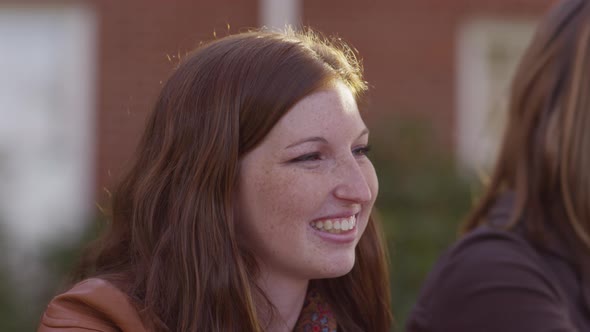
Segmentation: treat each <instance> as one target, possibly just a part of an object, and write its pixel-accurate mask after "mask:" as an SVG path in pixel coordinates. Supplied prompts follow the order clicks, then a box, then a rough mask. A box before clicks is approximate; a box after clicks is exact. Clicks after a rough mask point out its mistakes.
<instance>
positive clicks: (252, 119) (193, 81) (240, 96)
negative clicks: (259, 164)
mask: <svg viewBox="0 0 590 332" xmlns="http://www.w3.org/2000/svg"><path fill="white" fill-rule="evenodd" d="M335 80H338V81H342V82H344V83H345V84H346V85H347V86H348V87H349V88H350V90H351V91H352V92H353V94H354V95H355V97H356V98H357V101H358V99H359V98H360V97H361V95H362V93H363V92H364V91H365V90H366V84H365V82H364V81H363V80H362V70H361V66H360V63H359V61H358V60H357V58H356V56H355V53H354V52H353V51H352V50H351V49H350V48H349V47H347V46H346V45H345V44H344V43H342V42H340V41H339V40H333V39H331V40H329V39H326V38H323V37H320V36H318V35H317V34H315V33H312V32H311V31H305V32H293V31H287V32H285V33H277V32H268V31H252V32H247V33H241V34H237V35H233V36H228V37H225V38H222V39H219V40H215V41H213V42H211V43H209V44H207V45H205V46H203V47H200V48H198V49H197V50H196V51H194V52H193V53H192V54H190V55H188V56H187V57H186V58H185V59H184V61H183V62H182V63H181V64H180V65H179V67H178V68H177V69H176V71H175V72H174V73H173V74H172V76H171V77H170V79H169V80H168V81H167V83H166V84H165V85H164V87H163V89H162V92H161V94H160V97H159V99H158V101H157V103H156V105H155V108H154V110H153V113H152V114H151V116H150V117H149V119H148V121H147V126H146V129H145V132H144V135H143V137H142V139H141V141H140V143H139V146H138V149H137V153H136V159H135V160H134V162H133V164H132V167H131V168H130V170H129V172H128V173H127V175H126V177H124V178H123V180H122V181H121V183H120V185H119V187H118V190H116V194H115V196H114V200H113V208H112V209H113V216H112V225H111V227H110V229H109V231H108V232H107V233H106V234H105V235H104V236H103V238H102V241H101V242H99V244H98V245H96V246H95V247H94V248H92V249H91V251H90V252H91V253H94V255H93V256H89V257H90V258H88V260H87V264H86V266H87V267H89V268H90V269H86V272H85V273H83V274H81V275H80V276H79V278H84V277H88V276H99V277H102V278H105V279H107V280H110V281H111V282H113V283H115V284H116V285H117V286H118V287H119V288H121V289H122V290H123V291H124V292H126V293H127V294H128V295H129V296H130V297H131V298H132V299H133V300H134V302H135V303H136V305H137V307H138V309H139V310H140V313H142V317H143V318H144V321H145V322H146V326H147V327H149V328H150V329H153V330H156V331H261V330H262V327H261V322H260V321H259V318H258V316H257V312H256V307H255V305H254V302H255V301H254V300H253V298H254V296H255V294H256V293H255V292H256V291H257V288H256V286H255V285H254V280H255V277H256V272H257V268H256V266H255V263H254V262H255V261H254V260H253V259H252V258H251V255H250V254H249V253H247V252H245V251H244V249H243V248H240V247H239V244H238V241H237V239H236V231H235V226H234V222H233V221H234V215H233V205H234V204H235V202H234V191H235V189H236V184H237V182H236V181H237V176H238V168H239V161H240V159H241V157H242V156H244V154H246V153H248V152H249V151H251V150H252V149H253V148H254V147H256V146H257V144H259V143H260V142H261V141H262V140H263V139H264V137H265V136H266V135H267V133H268V132H269V131H270V130H271V128H272V127H273V126H274V125H275V124H276V123H277V121H278V120H279V119H280V118H281V117H282V116H283V115H284V114H285V113H286V112H288V110H289V109H290V108H291V107H292V106H294V105H295V104H296V103H297V102H298V101H299V100H301V99H303V98H304V97H306V96H307V95H309V94H310V93H312V92H315V91H317V90H318V89H321V88H323V87H325V86H326V85H327V84H331V83H332V82H334V81H335ZM356 253H357V261H356V263H355V265H354V267H353V269H352V271H351V272H350V273H349V274H347V275H345V276H343V277H340V278H335V279H328V280H321V281H320V280H317V281H312V283H313V284H319V291H321V292H322V293H323V295H324V299H325V300H326V301H328V302H329V304H330V305H331V307H332V309H333V310H334V312H335V314H336V316H337V319H338V323H339V325H340V328H341V329H342V330H343V331H387V330H389V328H390V325H391V315H390V311H389V309H390V303H389V302H390V301H389V280H388V275H387V271H388V270H387V263H386V257H385V254H386V253H385V251H384V247H383V244H382V241H381V238H380V230H379V225H378V224H377V223H376V222H375V221H374V220H372V221H371V222H369V225H368V227H367V229H366V231H365V234H364V235H363V237H362V238H361V240H360V242H359V245H358V246H357V249H356Z"/></svg>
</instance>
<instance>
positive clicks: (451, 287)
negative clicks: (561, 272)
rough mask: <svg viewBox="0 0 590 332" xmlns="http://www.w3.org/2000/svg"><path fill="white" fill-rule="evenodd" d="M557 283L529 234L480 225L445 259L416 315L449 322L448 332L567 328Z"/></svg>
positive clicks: (439, 323) (425, 290)
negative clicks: (530, 242) (493, 327)
mask: <svg viewBox="0 0 590 332" xmlns="http://www.w3.org/2000/svg"><path fill="white" fill-rule="evenodd" d="M554 287H555V280H553V279H552V277H551V275H550V273H548V271H547V268H546V267H545V266H544V265H543V262H542V259H541V258H540V256H539V255H538V253H537V252H536V250H535V249H534V247H533V246H531V245H530V244H529V243H528V241H527V240H526V239H525V238H524V237H522V236H520V235H519V234H518V233H515V232H511V231H505V230H496V229H493V228H490V227H487V226H485V227H480V228H478V229H476V230H474V231H473V232H471V233H470V234H468V235H467V236H465V237H464V238H462V239H461V240H460V241H458V242H457V244H455V245H454V246H453V247H452V248H451V249H450V250H449V251H448V252H447V253H446V254H445V255H443V256H442V257H441V259H440V260H439V262H438V263H437V265H436V266H435V267H434V269H433V271H432V272H431V274H430V276H429V277H428V279H427V281H426V283H425V286H424V288H423V290H422V293H421V295H420V299H419V302H418V303H417V305H416V307H415V308H414V312H413V313H412V319H413V320H415V321H416V322H417V321H423V322H426V321H428V322H429V324H430V325H432V326H439V327H441V328H442V327H443V326H444V327H445V328H443V330H444V331H446V330H454V331H469V330H481V328H483V327H486V328H489V327H491V326H495V327H496V329H492V330H498V331H500V330H502V331H525V330H535V331H544V330H543V329H542V328H552V327H563V326H565V325H567V313H566V309H565V306H564V304H563V303H562V302H561V299H560V296H559V293H558V292H557V290H556V289H555V288H554ZM535 317H536V318H535ZM539 317H544V318H543V319H539ZM533 318H534V319H533ZM412 319H411V320H412ZM564 324H565V325H564ZM543 325H545V326H543ZM433 331H434V330H433ZM441 331H442V330H441Z"/></svg>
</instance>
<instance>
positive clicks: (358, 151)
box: [352, 145, 371, 157]
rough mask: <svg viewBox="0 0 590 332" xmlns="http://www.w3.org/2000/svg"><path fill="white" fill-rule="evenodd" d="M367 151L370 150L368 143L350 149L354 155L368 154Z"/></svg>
mask: <svg viewBox="0 0 590 332" xmlns="http://www.w3.org/2000/svg"><path fill="white" fill-rule="evenodd" d="M369 152H371V147H370V146H368V145H364V146H360V147H358V148H356V149H354V150H352V153H353V154H354V155H355V156H365V157H366V156H367V155H368V154H369Z"/></svg>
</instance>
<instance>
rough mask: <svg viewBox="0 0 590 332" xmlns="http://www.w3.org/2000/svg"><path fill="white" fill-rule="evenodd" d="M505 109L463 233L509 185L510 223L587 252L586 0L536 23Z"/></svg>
mask: <svg viewBox="0 0 590 332" xmlns="http://www.w3.org/2000/svg"><path fill="white" fill-rule="evenodd" d="M508 112H509V113H508V126H507V129H506V132H505V135H504V141H503V145H502V148H501V150H500V154H499V158H498V161H497V164H496V166H495V169H494V172H493V175H492V177H491V181H490V184H489V186H488V188H487V190H486V192H485V193H484V196H483V198H482V199H481V201H480V202H479V204H478V205H477V206H476V208H475V209H474V211H473V213H472V214H471V216H470V217H469V219H468V220H467V222H466V224H465V225H464V230H465V231H469V230H471V229H473V228H475V227H477V226H478V225H479V224H481V223H483V222H485V216H486V215H487V213H488V211H489V210H490V208H491V206H492V205H493V203H494V201H495V200H496V198H497V197H498V196H499V195H500V194H501V193H502V192H504V191H507V190H509V191H512V192H514V193H515V196H516V204H515V208H514V211H513V215H512V221H511V223H510V225H509V227H513V226H514V225H516V224H517V223H518V222H519V221H522V222H523V224H524V227H525V232H526V234H527V235H528V236H529V237H530V239H531V240H532V241H533V242H534V243H535V244H537V245H539V246H543V245H545V244H546V241H547V237H548V236H549V235H550V233H551V232H553V231H557V233H559V234H560V236H563V237H565V238H566V239H568V243H569V242H572V243H573V245H574V246H575V247H576V252H577V253H578V254H580V253H581V252H586V253H587V252H589V250H590V172H589V171H588V170H589V169H590V4H589V3H588V1H583V0H566V1H562V2H561V3H559V4H558V5H556V7H554V8H553V10H552V11H550V13H549V14H548V16H547V17H546V18H545V19H544V20H543V21H542V22H541V24H540V25H539V27H538V29H537V31H536V34H535V37H534V39H533V40H532V42H531V44H530V45H529V47H528V49H527V51H526V53H525V54H524V56H523V58H522V59H521V62H520V64H519V67H518V69H517V72H516V75H515V77H514V79H513V81H512V90H511V100H510V105H509V110H508ZM570 240H571V241H570ZM578 249H579V250H578ZM580 259H581V258H580Z"/></svg>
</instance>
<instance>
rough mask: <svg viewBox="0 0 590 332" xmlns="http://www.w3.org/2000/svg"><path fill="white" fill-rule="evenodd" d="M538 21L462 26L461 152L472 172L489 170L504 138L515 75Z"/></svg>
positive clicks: (489, 21)
mask: <svg viewBox="0 0 590 332" xmlns="http://www.w3.org/2000/svg"><path fill="white" fill-rule="evenodd" d="M534 28H535V21H534V20H509V19H497V20H493V19H481V20H473V21H470V22H467V23H465V24H463V25H461V26H460V29H459V31H458V42H457V53H456V54H457V63H456V70H457V81H456V82H457V90H456V91H457V94H458V95H457V101H458V103H457V105H458V109H457V112H458V116H457V121H458V123H457V130H458V133H457V140H458V141H457V147H458V149H457V151H458V154H459V156H458V157H459V160H460V163H461V165H462V166H463V167H464V168H466V169H467V170H468V171H476V172H481V171H483V172H488V171H489V170H490V168H491V167H492V166H493V163H494V162H495V159H496V155H497V153H498V148H499V145H500V141H501V138H502V134H503V130H504V126H505V122H506V107H507V102H508V97H509V89H510V83H511V79H512V76H513V74H514V71H515V69H516V66H517V65H518V61H519V60H520V57H521V55H522V54H523V53H524V51H525V49H526V46H527V45H528V42H529V41H530V39H531V38H532V35H533V32H534Z"/></svg>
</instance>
